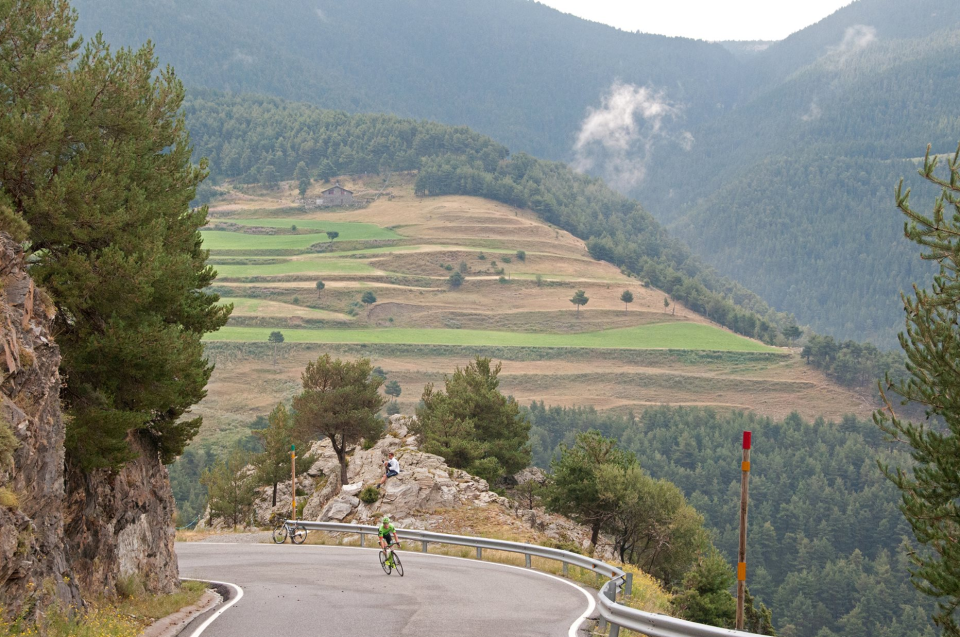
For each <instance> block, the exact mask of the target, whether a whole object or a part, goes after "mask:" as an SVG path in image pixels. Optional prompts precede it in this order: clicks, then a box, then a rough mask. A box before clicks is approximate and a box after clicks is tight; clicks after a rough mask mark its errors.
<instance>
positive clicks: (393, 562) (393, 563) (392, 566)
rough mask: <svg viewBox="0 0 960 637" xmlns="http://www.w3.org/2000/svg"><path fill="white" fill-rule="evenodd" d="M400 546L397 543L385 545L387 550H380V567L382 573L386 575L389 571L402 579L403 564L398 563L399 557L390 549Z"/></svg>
mask: <svg viewBox="0 0 960 637" xmlns="http://www.w3.org/2000/svg"><path fill="white" fill-rule="evenodd" d="M394 546H400V544H398V543H397V542H394V543H393V544H388V545H387V550H389V553H388V552H387V550H383V549H381V550H380V567H381V568H382V569H383V572H384V573H386V574H387V575H389V574H390V572H391V571H396V572H397V574H398V575H400V577H403V564H401V563H400V556H399V555H397V552H396V551H394V550H393V548H392V547H394Z"/></svg>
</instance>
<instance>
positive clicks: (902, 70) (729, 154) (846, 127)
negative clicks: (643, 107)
mask: <svg viewBox="0 0 960 637" xmlns="http://www.w3.org/2000/svg"><path fill="white" fill-rule="evenodd" d="M908 4H909V6H910V10H909V11H907V10H906V9H905V8H906V7H907V5H908ZM881 9H888V10H889V11H888V12H886V13H885V12H884V11H882V10H881ZM897 16H900V17H903V24H904V28H903V30H902V31H899V30H898V29H897V25H896V24H895V23H894V22H893V19H895V18H896V17H897ZM955 16H956V13H955V11H953V10H951V11H948V10H947V3H944V2H936V1H932V0H931V1H925V2H918V3H915V4H914V3H903V2H892V1H891V0H873V1H866V0H863V1H861V2H859V3H854V4H853V5H851V6H850V7H849V8H848V9H844V10H843V11H840V12H838V13H837V14H836V15H835V16H832V17H831V18H829V19H827V20H824V21H823V22H822V23H820V24H818V25H815V26H814V27H811V28H810V29H808V30H805V31H803V32H801V33H798V34H796V35H794V36H792V37H791V38H788V39H787V40H785V41H783V42H780V43H777V44H775V45H773V46H771V47H770V49H769V50H768V51H765V52H764V53H763V54H760V55H757V56H756V57H755V58H753V59H752V60H751V61H750V62H749V63H752V64H755V65H756V66H757V68H758V69H759V70H758V72H760V73H768V72H769V73H772V71H770V69H779V72H780V73H782V75H780V76H776V74H775V73H774V74H773V75H772V76H768V77H767V78H766V80H765V82H766V87H765V89H764V90H762V91H759V92H758V93H757V94H756V95H755V96H754V97H753V98H752V99H750V100H748V101H746V102H745V103H743V104H742V105H740V106H739V107H738V108H736V109H734V110H732V111H730V112H728V113H726V114H724V115H722V116H721V117H718V118H717V119H715V120H713V121H711V122H708V123H706V124H704V125H702V126H699V127H693V128H692V129H691V131H692V134H693V136H694V138H696V140H697V143H696V144H695V145H694V146H693V147H692V148H691V150H690V152H686V153H684V152H678V153H673V154H670V155H665V156H663V157H662V161H660V162H657V163H656V164H655V165H653V166H651V169H650V172H649V174H648V178H647V179H646V180H645V181H644V183H643V185H642V186H641V188H640V189H639V190H638V193H637V194H638V196H639V197H640V198H641V200H642V201H644V203H645V204H646V205H647V206H648V208H649V209H650V210H651V212H653V213H654V214H655V215H656V216H657V217H658V218H660V219H661V220H663V221H664V222H665V223H666V224H667V225H668V227H670V228H671V229H674V230H675V231H676V232H677V234H678V236H680V237H681V238H683V239H685V240H687V241H688V243H689V244H690V245H691V248H692V249H693V250H694V251H695V252H696V253H697V254H699V255H701V256H702V257H703V258H704V259H705V260H706V261H708V262H709V263H711V264H712V265H714V266H716V267H717V268H718V269H719V270H720V271H721V272H722V273H724V274H726V275H728V276H731V277H733V278H734V279H736V280H737V281H739V282H741V283H743V284H744V285H747V286H748V287H750V288H751V289H754V290H756V291H757V292H758V293H759V294H760V295H761V296H763V297H764V298H765V299H766V300H767V301H768V302H769V303H771V304H772V305H773V306H774V307H776V308H778V309H781V310H787V311H790V312H792V313H794V314H795V315H796V316H797V318H798V320H799V321H800V322H801V323H806V324H810V325H812V326H813V327H814V328H815V329H817V330H818V331H821V332H825V333H829V334H831V335H833V336H837V337H839V338H844V339H846V338H853V339H858V340H864V339H870V340H873V341H874V342H876V343H877V344H879V345H881V346H884V347H887V348H890V347H894V346H895V344H896V339H895V336H896V333H897V331H898V330H899V329H901V328H902V323H903V321H902V311H901V307H900V302H899V292H900V290H906V289H909V288H910V286H911V284H912V283H914V282H921V283H922V282H925V281H927V280H928V278H929V276H930V272H931V270H930V269H929V268H928V267H925V266H924V265H923V264H921V263H920V262H919V260H918V259H916V258H915V257H914V256H913V254H912V251H911V247H910V245H909V244H908V243H907V242H906V241H904V240H903V239H902V224H903V222H902V219H901V218H900V215H899V214H898V213H897V211H896V209H895V206H894V200H893V188H894V186H895V185H896V184H897V182H898V181H899V179H900V178H902V177H906V178H907V185H908V186H909V185H911V184H912V183H917V182H918V181H919V179H918V178H916V168H917V165H916V164H915V163H914V162H912V161H910V160H911V159H914V158H917V157H920V156H922V155H923V151H924V149H925V147H926V144H927V143H928V142H929V143H932V144H933V151H934V152H935V153H945V152H951V151H953V150H955V149H956V145H957V141H958V139H960V118H958V115H957V111H956V104H957V102H958V100H960V83H958V82H957V81H956V80H957V78H958V77H960V29H958V28H957V26H956V25H957V19H956V17H955ZM908 18H909V19H908ZM934 18H936V19H939V22H935V23H934V22H933V19H934ZM860 19H863V20H869V22H864V23H859V22H857V21H856V20H860ZM951 23H952V25H953V26H950V25H951ZM924 29H926V31H925V32H924ZM924 36H925V37H924ZM831 37H835V38H836V39H835V40H834V41H833V42H831V41H830V38H831ZM802 60H809V64H803V63H801V61H802ZM691 175H695V178H696V180H697V187H696V188H689V187H685V186H687V185H688V184H689V180H690V177H691ZM917 194H918V195H919V196H921V197H922V196H924V195H927V196H929V198H931V199H932V193H923V192H918V193H917Z"/></svg>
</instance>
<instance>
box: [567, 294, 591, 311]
mask: <svg viewBox="0 0 960 637" xmlns="http://www.w3.org/2000/svg"><path fill="white" fill-rule="evenodd" d="M588 301H590V298H589V297H587V295H586V294H585V293H584V291H583V290H577V291H576V293H574V295H573V298H571V299H570V302H571V303H573V304H574V305H576V306H577V314H580V306H581V305H586V304H587V302H588Z"/></svg>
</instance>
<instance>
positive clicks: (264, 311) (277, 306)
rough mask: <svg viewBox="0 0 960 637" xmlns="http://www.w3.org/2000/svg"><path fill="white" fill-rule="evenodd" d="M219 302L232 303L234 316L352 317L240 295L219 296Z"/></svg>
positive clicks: (342, 318) (335, 319) (333, 318)
mask: <svg viewBox="0 0 960 637" xmlns="http://www.w3.org/2000/svg"><path fill="white" fill-rule="evenodd" d="M221 304H223V305H227V304H233V315H234V316H248V315H254V316H280V317H289V316H300V317H303V318H312V319H324V320H333V321H342V320H352V317H350V316H347V315H345V314H340V313H338V312H328V311H327V310H317V309H314V308H310V307H302V306H300V305H292V304H290V303H278V302H276V301H268V300H264V299H251V298H247V297H242V296H232V297H225V298H221Z"/></svg>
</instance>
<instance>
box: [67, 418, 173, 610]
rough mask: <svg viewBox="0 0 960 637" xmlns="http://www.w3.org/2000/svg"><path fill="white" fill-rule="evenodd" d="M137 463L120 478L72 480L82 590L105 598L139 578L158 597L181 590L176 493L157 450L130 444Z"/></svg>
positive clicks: (98, 474) (144, 441)
mask: <svg viewBox="0 0 960 637" xmlns="http://www.w3.org/2000/svg"><path fill="white" fill-rule="evenodd" d="M128 442H129V443H130V447H131V449H132V450H133V452H134V453H136V454H137V458H136V459H135V460H132V461H130V462H128V463H127V464H125V465H124V466H123V468H122V469H121V470H120V471H119V472H113V471H108V470H97V471H93V472H89V473H83V472H80V471H78V470H74V469H71V470H70V471H69V472H68V474H67V504H66V525H65V526H66V537H67V543H68V545H69V548H70V557H71V560H72V566H73V570H74V572H75V574H76V577H77V580H78V581H79V583H80V587H81V590H82V591H84V592H86V591H90V592H91V593H99V594H103V593H104V592H107V593H110V592H112V591H114V590H116V585H117V582H118V581H119V580H121V579H123V578H126V577H130V576H133V575H136V576H137V577H139V578H140V579H141V581H142V583H143V584H144V586H145V587H146V589H147V590H148V591H150V592H153V593H171V592H173V591H174V590H175V589H176V587H177V586H178V585H179V576H178V570H177V556H176V554H175V553H174V549H173V541H174V536H175V534H176V529H175V528H174V526H173V511H174V503H173V492H172V491H171V489H170V479H169V477H168V475H167V468H166V467H164V466H163V465H162V464H161V463H160V454H159V452H158V451H157V447H156V445H155V444H154V443H153V441H152V440H151V439H150V438H149V437H148V436H147V435H145V434H140V433H134V434H131V436H130V438H129V439H128Z"/></svg>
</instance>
